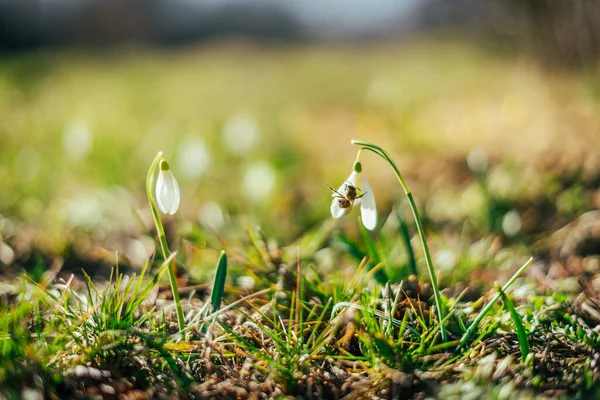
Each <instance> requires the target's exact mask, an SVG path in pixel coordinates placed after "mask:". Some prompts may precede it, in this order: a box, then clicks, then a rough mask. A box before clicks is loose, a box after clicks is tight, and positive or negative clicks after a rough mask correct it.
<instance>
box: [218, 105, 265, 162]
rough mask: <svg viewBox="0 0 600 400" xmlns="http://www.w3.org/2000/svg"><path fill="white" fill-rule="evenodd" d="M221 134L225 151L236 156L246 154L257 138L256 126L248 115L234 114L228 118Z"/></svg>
mask: <svg viewBox="0 0 600 400" xmlns="http://www.w3.org/2000/svg"><path fill="white" fill-rule="evenodd" d="M221 134H222V138H223V142H224V143H225V146H227V149H228V150H229V151H230V152H231V153H232V154H235V155H238V156H243V155H245V154H248V153H249V152H250V151H251V150H252V149H253V148H254V146H255V145H256V143H257V142H258V138H259V132H258V126H257V125H256V122H255V121H254V118H252V116H251V115H249V114H236V115H234V116H232V117H231V118H229V119H228V120H227V122H225V124H224V125H223V129H222V131H221Z"/></svg>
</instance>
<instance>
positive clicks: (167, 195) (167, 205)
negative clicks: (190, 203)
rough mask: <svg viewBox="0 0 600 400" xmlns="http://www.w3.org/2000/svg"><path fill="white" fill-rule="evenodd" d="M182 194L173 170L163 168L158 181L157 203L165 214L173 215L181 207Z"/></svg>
mask: <svg viewBox="0 0 600 400" xmlns="http://www.w3.org/2000/svg"><path fill="white" fill-rule="evenodd" d="M180 198H181V194H180V192H179V185H178V184H177V180H176V179H175V176H173V173H172V172H171V170H169V169H167V170H166V171H165V170H162V168H161V170H160V171H159V173H158V179H157V181H156V204H157V205H158V208H159V209H160V211H161V212H162V213H163V214H170V215H173V214H175V213H176V212H177V210H178V209H179V201H180Z"/></svg>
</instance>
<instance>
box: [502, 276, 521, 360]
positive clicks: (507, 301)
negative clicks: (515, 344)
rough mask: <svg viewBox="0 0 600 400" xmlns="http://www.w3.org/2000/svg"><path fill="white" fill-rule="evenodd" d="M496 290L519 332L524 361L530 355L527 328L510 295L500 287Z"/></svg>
mask: <svg viewBox="0 0 600 400" xmlns="http://www.w3.org/2000/svg"><path fill="white" fill-rule="evenodd" d="M496 290H497V291H498V293H500V296H501V297H502V302H503V303H504V308H506V311H508V313H509V314H510V317H511V318H512V320H513V322H514V323H515V330H516V331H517V337H518V338H519V346H521V358H522V359H523V361H525V359H526V358H527V354H529V341H528V340H527V332H526V331H525V327H524V326H523V321H522V320H521V316H520V315H519V313H518V312H517V309H516V308H515V305H514V304H513V302H512V301H511V300H510V298H509V297H508V295H507V294H506V293H504V291H503V290H502V288H501V287H500V285H498V284H497V285H496Z"/></svg>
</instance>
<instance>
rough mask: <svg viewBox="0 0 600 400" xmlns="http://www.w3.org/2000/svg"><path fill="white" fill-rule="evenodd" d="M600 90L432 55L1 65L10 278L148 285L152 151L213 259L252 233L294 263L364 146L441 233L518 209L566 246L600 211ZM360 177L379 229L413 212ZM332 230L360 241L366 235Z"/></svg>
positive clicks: (442, 47)
mask: <svg viewBox="0 0 600 400" xmlns="http://www.w3.org/2000/svg"><path fill="white" fill-rule="evenodd" d="M599 85H600V84H599V83H598V78H597V76H596V75H595V74H592V73H586V72H583V73H581V72H580V73H577V74H574V73H570V72H567V71H562V72H561V71H549V70H545V69H544V68H542V67H541V66H539V65H538V64H536V63H535V62H534V61H533V60H532V59H530V58H528V57H527V56H524V55H522V54H518V53H500V54H498V52H494V51H492V50H491V49H486V48H483V47H481V46H477V45H473V44H466V43H461V42H458V41H450V40H447V41H444V40H439V39H438V40H421V41H417V42H407V43H405V44H385V43H380V44H376V45H374V44H368V45H367V44H365V45H361V44H353V45H350V44H345V45H342V44H338V45H334V44H328V45H327V44H323V45H294V46H285V47H284V46H277V45H255V44H252V43H246V42H235V41H231V42H214V43H211V44H206V45H203V46H198V47H192V48H189V47H188V48H179V49H176V50H162V51H157V50H152V51H151V50H149V49H148V50H144V49H139V48H136V49H135V50H133V49H131V50H129V49H127V48H122V49H119V50H114V51H105V52H103V53H86V52H82V51H79V52H78V51H76V50H68V51H67V50H64V51H59V52H52V53H50V52H38V53H29V54H24V55H12V56H5V57H3V58H2V60H1V61H0V137H1V138H2V146H0V160H1V163H0V185H1V190H0V214H1V216H2V217H1V218H0V233H1V234H2V238H3V241H4V244H3V250H2V257H0V259H1V261H2V262H3V263H4V264H5V266H9V269H13V272H17V273H18V271H15V265H17V266H18V265H28V266H31V264H35V263H38V261H39V260H40V257H41V259H44V260H46V261H47V262H50V261H49V260H51V259H52V258H53V257H54V256H58V257H64V256H65V254H66V253H68V254H69V255H73V254H76V255H77V257H75V258H76V259H77V258H81V259H83V260H85V259H86V258H95V257H96V258H97V257H100V258H104V259H106V260H112V261H114V260H115V259H116V257H115V256H116V254H117V252H118V254H119V255H120V256H125V257H126V258H127V259H129V260H131V261H132V263H133V264H134V265H137V266H140V265H141V264H142V263H143V261H144V260H145V259H146V258H147V257H148V256H150V255H151V253H152V251H153V250H154V244H153V241H152V239H151V237H149V236H148V235H144V234H145V233H147V232H148V231H149V230H150V227H151V226H152V223H151V219H150V213H149V208H148V205H147V200H146V198H145V188H144V184H145V176H146V173H147V169H148V167H149V165H150V163H151V161H152V160H153V158H154V156H155V155H156V153H157V152H158V151H163V152H164V155H165V157H166V158H167V159H168V160H170V162H171V164H172V169H173V171H174V173H175V176H176V177H177V178H178V180H179V183H180V185H181V192H182V199H181V203H182V207H181V212H180V213H179V214H178V215H177V216H176V217H175V218H174V220H175V221H174V222H176V223H177V225H176V226H174V229H176V230H177V233H178V234H179V236H181V237H184V238H185V237H188V238H195V239H194V240H200V242H203V243H206V241H208V242H209V247H211V246H214V247H215V248H216V247H219V246H218V244H217V243H218V241H215V238H219V239H218V240H220V241H227V240H229V241H232V240H233V241H235V240H239V239H240V238H241V239H242V240H243V239H244V238H245V236H246V230H247V229H255V228H256V227H257V226H260V227H261V229H262V230H263V231H264V232H265V234H266V236H267V237H268V238H274V239H275V240H276V241H278V242H279V244H280V245H283V246H285V245H289V244H292V243H294V241H295V240H296V239H298V238H300V237H301V236H302V235H304V234H306V233H307V232H311V231H315V230H318V229H320V227H321V226H322V225H323V224H324V223H325V222H326V221H327V220H328V219H330V216H329V203H330V201H331V197H330V191H329V189H328V187H327V185H326V184H331V185H333V186H337V185H339V184H340V183H341V182H342V181H343V180H344V179H345V178H346V177H347V176H348V174H349V172H350V169H351V166H352V162H353V160H354V157H355V154H356V150H357V149H356V148H354V146H352V145H351V144H350V139H352V138H360V139H364V140H369V141H372V142H376V143H378V144H380V145H382V146H383V147H385V148H387V149H388V151H390V152H391V153H392V154H393V156H395V157H396V159H397V161H398V163H399V165H400V168H401V169H402V170H403V173H404V174H406V176H407V178H408V179H409V181H410V184H411V186H412V188H413V191H414V193H415V197H416V199H417V202H419V204H420V206H422V207H423V208H424V213H425V215H426V217H427V218H428V220H430V221H431V223H432V224H436V223H437V224H438V225H439V226H444V225H445V224H447V223H449V222H452V221H453V222H454V224H455V226H462V225H464V224H467V225H466V226H472V227H473V229H475V231H478V232H480V231H481V230H483V231H486V230H488V228H491V230H492V231H494V229H496V230H497V231H499V232H500V233H502V232H501V231H502V229H501V223H502V218H503V217H504V215H505V214H506V213H507V212H508V211H510V210H511V209H513V208H515V209H516V210H517V211H518V216H519V217H524V219H523V218H522V219H523V221H522V222H523V223H522V226H521V227H520V229H518V230H517V232H514V235H521V236H523V235H525V236H526V235H530V234H535V233H536V232H539V231H540V230H542V229H547V228H552V227H554V228H556V227H559V226H560V225H561V224H564V223H566V222H568V221H569V220H570V219H571V218H573V217H574V216H575V215H577V214H578V213H580V212H582V211H585V210H587V209H590V208H592V207H593V206H594V205H595V204H596V203H597V201H598V196H594V195H592V194H589V193H587V192H586V194H582V191H583V190H582V189H581V188H580V186H579V184H584V185H585V184H594V183H596V180H597V179H598V168H599V165H600V158H599V157H598V156H599V150H598V149H597V148H596V147H595V146H593V144H595V143H596V136H597V134H598V131H599V128H600V119H599V117H598V116H599V115H600V113H598V112H597V111H598V107H599V104H600V103H599V102H598V93H599V92H598V90H597V88H598V87H600V86H599ZM473 149H476V152H475V153H474V154H475V156H476V155H477V154H480V156H481V157H483V159H484V162H485V163H487V165H489V168H488V169H487V170H486V172H485V174H486V178H485V179H484V180H485V182H484V184H483V185H482V184H481V183H482V180H481V179H480V177H479V176H478V174H477V172H473V171H472V170H471V169H469V167H468V165H467V161H466V160H467V156H468V154H469V153H471V151H472V150H473ZM364 165H365V167H364V168H365V174H366V176H367V177H368V178H369V179H370V180H371V181H372V186H373V190H374V191H375V192H376V198H377V201H378V205H379V214H380V219H381V220H382V221H385V220H386V217H387V216H388V215H389V214H390V212H391V211H392V208H393V207H398V208H400V209H406V205H405V204H404V203H403V194H402V192H401V188H400V187H399V186H398V185H396V184H395V182H394V178H393V175H392V174H391V171H388V168H386V167H385V165H384V164H382V163H381V161H380V160H378V159H376V158H375V157H372V156H371V155H369V154H367V155H365V157H364ZM571 183H574V185H572V184H571ZM594 193H595V192H594ZM490 199H493V201H494V205H498V207H497V208H498V209H497V210H494V209H492V207H491V206H490V204H489V203H490ZM542 203H544V204H546V203H549V204H550V205H551V206H553V207H555V208H556V210H557V213H555V215H554V217H553V218H552V220H551V221H548V220H547V215H545V214H544V213H543V211H540V207H537V206H539V205H540V204H542ZM519 207H520V208H519ZM490 213H491V214H490ZM352 215H357V214H352ZM330 224H335V226H336V227H339V228H340V229H343V230H346V231H349V232H350V234H352V232H357V224H356V220H355V219H354V218H345V219H343V220H340V221H336V222H335V223H333V222H330ZM380 225H383V222H380ZM432 226H434V225H432ZM336 227H328V229H337V228H336ZM354 234H356V233H354ZM194 240H192V241H194ZM211 243H212V245H211ZM7 246H8V247H7ZM97 247H98V248H97ZM32 249H35V252H33V253H39V254H38V255H37V256H35V254H34V255H32V254H33V253H32ZM216 254H217V253H216V252H215V255H212V256H210V257H209V258H210V261H211V262H210V264H211V265H212V264H213V263H212V261H213V258H214V257H216ZM34 256H35V257H34ZM32 257H33V258H32ZM36 257H37V258H36ZM16 269H18V267H17V268H16Z"/></svg>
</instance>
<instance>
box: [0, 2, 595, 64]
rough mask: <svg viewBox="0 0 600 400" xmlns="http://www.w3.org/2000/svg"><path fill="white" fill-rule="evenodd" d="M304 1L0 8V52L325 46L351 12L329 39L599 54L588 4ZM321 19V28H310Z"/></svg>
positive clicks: (566, 58) (565, 60)
mask: <svg viewBox="0 0 600 400" xmlns="http://www.w3.org/2000/svg"><path fill="white" fill-rule="evenodd" d="M303 3H304V4H303V5H302V7H303V8H302V10H303V13H300V12H299V7H297V6H298V4H299V3H298V2H297V1H290V2H280V1H275V0H223V1H209V0H207V1H192V0H0V50H3V51H4V52H5V53H6V52H12V51H22V50H31V49H37V48H45V47H54V46H73V45H75V46H85V47H89V46H92V47H102V46H115V45H122V44H131V43H142V44H151V45H159V46H164V45H179V44H185V43H190V42H195V41H201V40H206V39H210V38H214V37H223V36H236V37H240V36H241V37H249V38H253V39H258V40H269V41H271V40H276V41H306V40H311V41H314V40H317V41H319V40H330V39H331V38H330V37H327V35H326V34H324V32H325V31H326V30H327V29H330V28H331V26H335V25H343V24H345V23H347V21H348V20H349V19H348V18H346V17H348V15H351V14H352V13H355V14H356V15H354V16H353V17H354V19H356V17H357V16H358V18H361V17H362V18H363V19H364V22H363V23H362V24H361V25H360V28H357V27H354V26H349V27H347V29H345V30H342V32H343V34H340V35H337V36H335V40H349V41H353V40H365V39H369V40H373V39H375V40H380V39H385V40H390V39H391V40H395V39H399V40H402V39H403V38H404V37H411V38H412V37H414V36H415V34H416V35H419V34H431V33H433V34H437V35H439V34H440V33H441V34H448V33H451V34H453V35H455V34H459V35H466V36H468V37H469V38H475V39H476V40H478V41H482V42H483V43H497V44H500V45H506V46H507V47H508V48H511V49H516V50H521V51H527V52H530V53H531V54H534V55H536V56H537V57H539V59H540V60H541V61H542V62H543V63H544V64H545V65H548V66H551V67H569V68H573V67H575V68H577V67H582V66H590V65H594V63H595V62H596V60H597V59H598V56H599V54H600V1H596V0H570V1H561V0H490V1H480V0H454V1H447V0H397V2H396V4H395V5H394V7H390V3H389V0H376V1H375V0H374V1H372V2H368V3H364V2H363V3H361V6H360V7H356V8H355V9H354V8H353V7H352V6H353V5H356V4H358V3H356V4H355V3H352V2H351V3H350V4H348V7H345V4H344V3H343V2H341V3H340V2H339V1H336V0H331V2H321V1H317V0H303ZM365 4H366V5H365ZM336 7H337V8H336ZM377 7H379V8H380V9H381V8H383V7H388V8H390V10H393V12H392V13H391V14H392V15H391V17H389V18H387V19H385V21H383V20H382V19H381V18H376V14H375V11H376V10H377ZM307 10H308V11H309V12H308V13H307V12H306V11H307ZM380 11H381V10H380ZM323 15H326V16H327V17H326V18H325V20H324V21H323ZM338 15H339V18H337V16H338ZM319 18H320V20H321V25H319V24H315V23H313V22H314V21H315V20H319Z"/></svg>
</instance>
